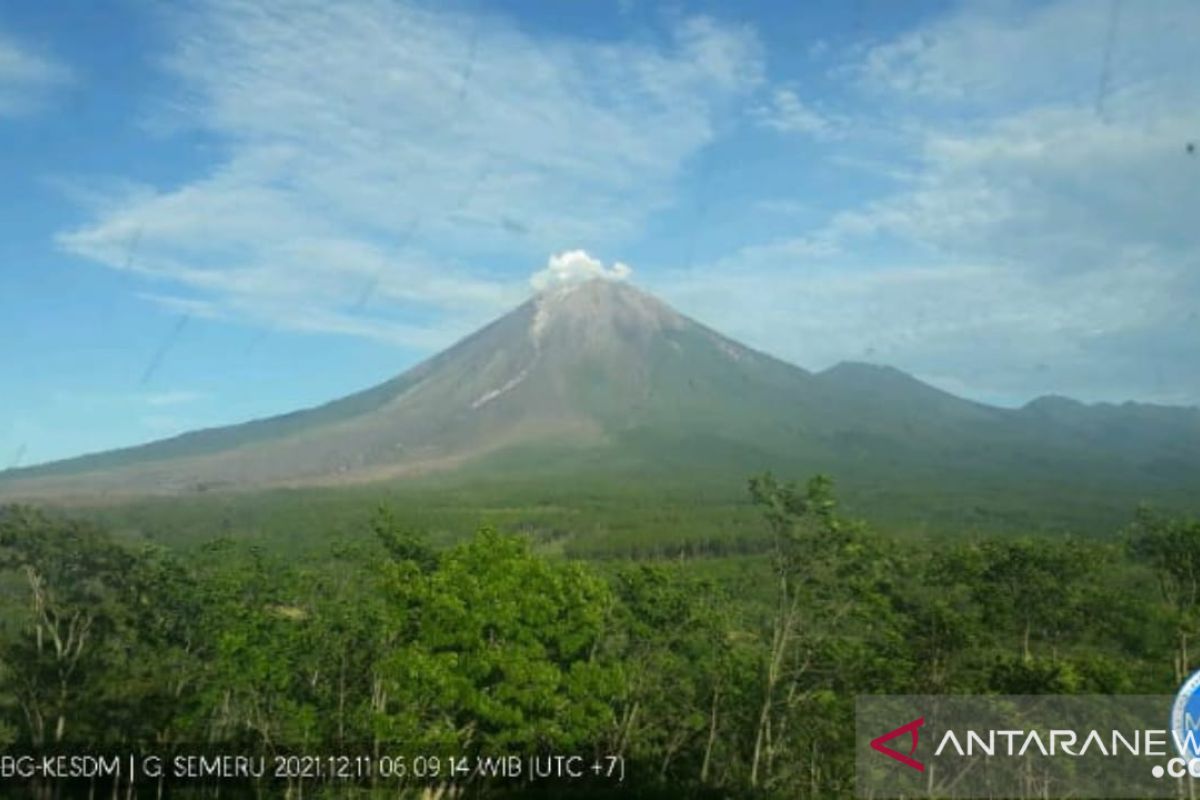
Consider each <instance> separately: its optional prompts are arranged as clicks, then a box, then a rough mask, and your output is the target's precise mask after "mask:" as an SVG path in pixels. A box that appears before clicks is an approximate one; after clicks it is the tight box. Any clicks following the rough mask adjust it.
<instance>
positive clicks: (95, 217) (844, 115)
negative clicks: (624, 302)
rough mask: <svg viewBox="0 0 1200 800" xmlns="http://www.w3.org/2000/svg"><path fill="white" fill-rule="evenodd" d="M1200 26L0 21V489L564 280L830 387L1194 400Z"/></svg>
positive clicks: (657, 11) (546, 9)
mask: <svg viewBox="0 0 1200 800" xmlns="http://www.w3.org/2000/svg"><path fill="white" fill-rule="evenodd" d="M1197 37H1200V4H1197V3H1195V2H1193V1H1192V0H1152V1H1147V2H1129V0H1115V1H1114V0H1057V1H1056V2H1038V3H1028V2H1015V1H1013V0H979V2H967V3H951V2H906V3H893V2H886V1H885V0H838V1H837V2H811V3H779V2H773V1H772V2H737V3H733V2H724V3H721V2H704V3H668V4H658V3H642V2H636V0H603V1H601V0H595V1H592V0H578V1H577V2H571V3H545V2H540V1H539V2H533V1H532V0H528V1H524V2H516V1H515V0H513V1H510V2H499V3H495V2H491V3H478V4H475V3H471V2H465V1H464V0H457V2H452V3H432V2H430V3H419V2H400V1H397V0H364V1H363V2H340V3H328V2H308V1H307V0H292V1H290V2H286V3H285V2H271V1H270V0H253V1H252V2H251V1H247V2H239V1H238V0H212V2H193V3H178V4H157V3H150V2H141V1H140V0H119V1H118V2H114V3H109V4H46V3H37V2H33V1H32V0H18V2H16V3H6V4H4V5H2V6H0V154H2V155H0V341H3V342H4V345H3V350H2V351H0V353H2V355H3V364H4V367H5V369H4V376H5V377H4V379H3V381H4V383H3V386H2V387H0V388H2V391H0V468H4V467H8V466H13V465H17V464H20V465H28V464H32V463H37V462H40V461H45V460H50V459H55V458H61V457H65V456H70V455H75V454H78V453H83V452H90V451H95V450H100V449H106V448H110V447H116V446H122V445H129V444H134V443H138V442H142V441H147V440H151V439H155V438H160V437H162V436H166V435H171V434H174V433H178V432H181V431H183V430H188V429H192V428H197V427H208V426H213V425H219V424H224V423H229V422H236V421H241V420H245V419H248V418H252V417H258V416H265V415H269V414H273V413H279V412H284V411H288V410H293V409H295V408H298V407H302V406H308V405H313V404H316V403H319V402H322V401H324V400H328V399H332V398H334V397H337V396H340V395H344V394H346V393H349V392H351V391H354V390H356V389H360V388H365V387H367V386H369V385H371V384H373V383H376V382H379V381H381V380H384V379H386V378H388V377H391V376H393V375H395V374H397V373H399V372H401V371H403V370H404V369H405V368H407V367H409V366H411V365H412V364H414V363H415V362H417V361H419V360H420V359H422V358H424V357H426V356H428V355H430V354H432V353H434V352H436V351H437V350H440V349H441V348H443V347H445V346H447V345H449V344H451V343H452V342H453V341H454V340H456V339H457V338H458V337H460V336H462V335H464V334H466V333H468V332H470V331H471V330H473V329H474V328H475V327H477V326H478V325H480V324H482V323H484V322H486V321H487V320H489V319H491V318H493V317H495V316H497V315H499V314H500V313H503V312H504V311H505V310H507V309H508V308H510V307H511V306H513V305H515V304H517V303H519V302H520V301H521V300H522V299H523V298H525V297H526V296H528V295H529V293H530V291H531V285H532V284H531V280H535V278H534V276H535V275H536V274H537V273H539V272H541V271H543V270H544V269H545V268H546V265H547V264H548V263H549V261H550V259H551V257H552V256H554V255H555V254H561V253H566V252H570V251H576V250H581V251H585V252H586V253H587V254H588V255H587V256H586V257H585V256H583V255H576V256H572V257H567V258H565V259H563V258H560V259H559V260H558V262H557V263H558V264H559V265H560V267H562V265H564V264H565V265H567V269H568V271H571V270H576V271H579V272H587V271H589V270H590V271H598V270H611V269H613V266H612V265H614V264H616V263H618V262H619V263H621V264H625V265H628V267H629V269H630V270H631V275H630V276H629V277H628V278H627V279H629V280H632V281H633V282H634V283H635V284H637V285H639V286H641V287H643V288H646V289H648V290H650V291H653V292H655V293H657V294H658V295H659V296H661V297H662V298H663V299H665V300H666V301H667V302H669V303H671V304H672V305H674V306H675V307H677V308H678V309H680V310H681V311H684V312H685V313H688V314H691V315H692V316H695V317H696V318H698V319H700V320H701V321H703V322H705V323H707V324H709V325H711V326H713V327H716V328H718V329H720V330H722V331H724V332H726V333H728V334H730V335H732V336H734V337H736V338H739V339H741V340H743V341H745V342H747V343H748V344H751V345H753V346H756V347H759V348H761V349H764V350H766V351H768V352H771V353H773V354H776V355H778V356H781V357H783V358H786V359H788V360H791V361H793V362H795V363H798V364H800V365H801V366H804V367H807V368H812V369H820V368H824V367H826V366H829V365H831V364H833V363H836V362H837V361H839V360H843V359H855V360H867V361H874V362H879V363H887V364H891V365H894V366H897V367H900V368H902V369H905V370H907V371H910V372H912V373H914V374H916V375H918V376H919V377H921V378H923V379H925V380H927V381H929V382H931V383H934V384H935V385H938V386H941V387H943V388H946V389H948V390H950V391H954V392H956V393H959V394H963V395H966V396H969V397H973V398H977V399H982V400H985V401H989V402H994V403H999V404H1004V405H1016V404H1020V403H1023V402H1025V401H1027V400H1029V399H1031V398H1033V397H1036V396H1038V395H1041V394H1047V393H1058V394H1066V395H1070V396H1074V397H1078V398H1081V399H1084V400H1089V401H1097V400H1105V401H1123V400H1127V399H1137V400H1145V401H1151V402H1160V403H1175V404H1196V403H1200V366H1198V365H1200V316H1198V307H1200V257H1198V256H1200V202H1198V201H1200V154H1195V155H1189V154H1188V153H1187V150H1186V145H1187V143H1188V142H1189V141H1200V51H1197V49H1196V48H1195V46H1194V42H1195V41H1196V39H1197Z"/></svg>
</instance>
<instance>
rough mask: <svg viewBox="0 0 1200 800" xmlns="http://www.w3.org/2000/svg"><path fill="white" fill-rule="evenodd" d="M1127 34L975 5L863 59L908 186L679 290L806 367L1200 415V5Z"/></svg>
mask: <svg viewBox="0 0 1200 800" xmlns="http://www.w3.org/2000/svg"><path fill="white" fill-rule="evenodd" d="M1110 21H1111V16H1110V15H1109V13H1108V4H1097V3H1091V2H1079V0H1060V2H1055V3H1046V4H1036V5H1033V6H1030V5H1028V4H1018V3H1006V2H1002V3H989V4H984V5H971V4H968V5H966V6H964V7H962V8H959V9H958V10H956V11H954V12H952V13H949V14H947V15H945V16H943V17H940V18H938V19H935V20H932V21H930V22H929V23H928V24H926V25H925V26H923V27H921V28H918V29H914V30H912V31H908V32H905V33H903V34H901V35H899V36H897V37H896V38H894V39H892V40H890V41H885V42H882V43H880V44H878V45H876V46H875V47H873V48H871V49H868V50H866V51H865V52H864V53H862V54H861V55H859V56H857V57H856V58H855V59H853V60H851V61H850V62H849V63H847V64H845V65H843V66H842V67H841V68H840V69H839V70H838V72H837V73H836V74H837V75H839V76H840V77H841V79H842V80H843V81H844V88H845V92H846V96H847V97H849V98H854V99H855V103H857V106H856V107H857V108H860V109H870V110H865V111H860V112H859V113H858V114H857V117H856V120H855V124H856V127H857V129H858V130H863V129H878V130H889V131H891V132H892V135H891V141H889V142H888V143H887V144H888V146H889V147H890V148H892V154H893V155H894V160H893V161H892V162H884V163H882V165H881V167H880V169H881V171H886V177H887V178H888V180H890V181H893V182H894V183H895V185H897V187H898V188H897V189H896V190H895V191H893V192H890V193H888V194H884V195H882V196H878V197H876V198H874V199H871V200H868V201H867V202H864V203H862V204H860V205H856V206H849V207H846V208H843V209H841V210H840V211H835V212H833V213H831V214H830V216H829V219H828V220H827V222H826V223H825V224H823V225H821V226H819V227H816V228H814V229H812V230H809V231H805V232H801V233H799V234H797V235H795V236H791V237H787V238H783V239H780V240H777V241H774V242H769V243H766V244H759V245H752V246H744V247H742V248H740V249H738V250H737V251H736V252H734V253H732V254H731V255H730V256H728V257H727V258H724V259H722V260H720V261H718V262H716V263H712V264H708V265H704V266H700V267H698V268H696V269H694V270H689V271H683V272H678V273H675V274H674V275H673V276H672V277H670V278H664V279H663V280H662V283H661V286H662V288H663V291H665V292H669V293H671V294H673V295H675V296H677V297H678V298H679V302H680V304H681V305H683V306H684V307H685V308H688V309H689V310H692V311H694V312H695V313H697V314H700V315H702V316H704V317H705V318H707V319H711V320H713V321H714V322H715V323H717V324H719V325H723V326H725V327H727V328H728V329H730V330H732V331H734V332H735V333H738V334H741V335H743V336H745V337H747V338H749V339H751V340H752V341H754V342H755V343H757V344H759V345H760V346H764V347H767V348H768V349H772V350H775V351H776V352H782V353H783V354H785V355H786V356H788V357H790V358H792V359H794V360H796V361H798V362H800V363H802V364H808V365H812V366H822V365H825V364H828V363H832V362H834V361H837V360H840V359H844V358H855V357H857V358H868V359H870V360H874V361H882V362H890V363H895V364H897V365H899V366H902V367H906V368H908V369H912V370H914V371H916V372H918V373H919V374H922V375H925V376H927V377H930V378H934V379H937V380H941V381H942V383H943V384H945V385H947V386H951V387H953V388H955V389H958V390H960V391H967V392H968V393H970V394H973V395H976V396H984V397H989V398H992V399H996V400H1002V401H1008V402H1016V401H1018V400H1024V399H1028V398H1029V397H1031V396H1033V395H1035V394H1038V393H1041V392H1046V391H1060V392H1063V393H1068V394H1074V395H1079V396H1083V397H1085V398H1091V399H1125V398H1128V397H1130V396H1131V395H1132V396H1135V397H1140V398H1143V399H1158V400H1162V401H1174V402H1178V401H1179V400H1180V398H1181V397H1184V398H1190V400H1189V402H1192V403H1200V371H1197V370H1195V369H1192V368H1191V367H1190V365H1192V364H1196V363H1200V337H1198V336H1196V335H1195V332H1196V331H1197V330H1200V319H1198V318H1197V306H1196V303H1197V299H1196V298H1197V297H1200V227H1197V226H1196V224H1195V219H1196V209H1197V208H1200V180H1198V179H1197V178H1198V175H1200V173H1198V172H1197V169H1200V163H1198V162H1196V161H1195V160H1194V159H1191V158H1189V157H1188V156H1187V155H1186V154H1185V149H1184V144H1185V142H1187V141H1189V140H1191V139H1192V138H1194V137H1195V131H1197V130H1200V83H1197V82H1196V81H1195V70H1194V65H1195V60H1194V36H1195V32H1196V31H1198V30H1200V6H1197V5H1196V4H1194V3H1191V2H1187V0H1175V1H1171V0H1164V1H1163V2H1160V3H1154V4H1136V5H1134V4H1127V5H1126V7H1125V11H1124V13H1122V14H1121V16H1120V17H1119V20H1118V26H1117V27H1116V32H1115V34H1114V35H1112V36H1109V35H1108V32H1109V31H1108V28H1109V25H1110ZM1106 48H1107V49H1109V50H1110V51H1111V52H1109V53H1107V54H1106V53H1105V50H1106ZM1189 54H1193V55H1189ZM1104 72H1107V75H1106V76H1102V73H1104ZM1049 75H1053V76H1054V79H1053V80H1047V76H1049ZM1102 84H1103V88H1104V92H1105V98H1104V103H1103V108H1098V107H1097V103H1096V97H1097V91H1098V89H1099V88H1100V87H1101V85H1102ZM858 144H859V143H858V142H850V143H848V144H847V145H846V147H845V149H844V151H843V152H844V155H845V156H846V157H848V158H856V157H858V154H859V152H861V150H862V148H861V147H859V146H858ZM861 163H862V164H867V165H869V163H870V161H861ZM780 331H786V335H785V336H782V337H781V336H780V333H779V332H780Z"/></svg>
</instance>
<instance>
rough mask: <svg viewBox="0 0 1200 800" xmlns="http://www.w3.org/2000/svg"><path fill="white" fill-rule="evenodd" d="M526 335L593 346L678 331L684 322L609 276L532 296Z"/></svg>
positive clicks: (656, 302) (645, 296) (659, 302)
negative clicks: (531, 308) (563, 339)
mask: <svg viewBox="0 0 1200 800" xmlns="http://www.w3.org/2000/svg"><path fill="white" fill-rule="evenodd" d="M532 302H533V308H534V315H533V320H532V322H531V324H530V335H531V337H532V338H533V340H534V341H535V342H536V343H539V344H540V343H542V342H543V341H545V340H546V339H547V337H551V336H553V337H558V336H563V337H566V338H567V339H568V340H575V341H577V342H578V341H580V337H581V336H582V337H583V339H582V341H586V342H590V343H596V342H597V339H599V340H600V341H609V340H612V339H613V338H628V337H630V336H634V337H636V338H641V337H642V336H645V335H649V334H653V333H656V332H658V331H661V330H672V329H677V328H680V327H682V326H683V325H684V324H685V322H684V318H683V317H682V316H681V315H679V314H678V313H677V312H675V311H674V310H672V309H671V308H670V307H669V306H667V305H666V304H665V303H663V302H662V301H660V300H659V299H657V298H656V297H654V296H652V295H650V294H647V293H646V292H643V291H641V290H640V289H637V288H635V287H633V286H631V285H629V284H628V283H625V282H624V281H615V280H611V279H608V278H593V279H591V280H586V281H581V282H577V283H570V284H564V285H557V286H553V287H550V288H548V289H544V290H542V291H541V292H539V293H538V294H537V295H535V296H534V298H533V301H532Z"/></svg>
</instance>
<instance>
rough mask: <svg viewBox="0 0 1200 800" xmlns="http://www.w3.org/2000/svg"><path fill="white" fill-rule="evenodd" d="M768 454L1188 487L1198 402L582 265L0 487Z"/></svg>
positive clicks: (696, 467)
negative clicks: (430, 329) (363, 376)
mask: <svg viewBox="0 0 1200 800" xmlns="http://www.w3.org/2000/svg"><path fill="white" fill-rule="evenodd" d="M764 468H774V469H779V470H786V471H789V472H794V473H801V474H803V473H805V472H814V471H823V472H832V473H834V474H835V475H836V476H838V477H839V479H842V480H844V481H845V480H848V481H850V482H851V483H853V484H855V485H856V486H858V487H860V489H862V490H864V491H870V490H871V487H880V488H886V489H887V490H888V491H906V492H916V493H920V492H933V493H938V494H941V495H955V494H959V495H961V496H966V495H967V494H970V495H971V496H972V497H979V496H980V495H981V494H984V495H985V494H988V493H993V494H994V493H996V492H1002V493H1003V492H1008V493H1016V494H1020V493H1022V492H1031V491H1036V492H1040V493H1043V494H1045V493H1056V492H1062V493H1068V494H1070V493H1074V494H1075V495H1077V496H1084V495H1090V496H1111V495H1112V494H1113V493H1114V492H1118V493H1122V492H1123V493H1125V494H1129V493H1132V495H1131V496H1133V495H1136V497H1137V498H1139V499H1141V498H1155V497H1159V496H1168V497H1186V496H1193V497H1194V496H1196V494H1200V477H1198V476H1200V411H1198V410H1197V409H1195V408H1172V407H1162V406H1152V405H1144V404H1133V403H1128V404H1124V405H1110V404H1097V405H1085V404H1082V403H1076V402H1075V401H1071V400H1066V399H1063V398H1052V397H1048V398H1040V399H1039V400H1036V401H1034V402H1032V403H1030V404H1029V405H1027V406H1025V407H1024V408H1020V409H1003V408H996V407H992V406H988V405H984V404H981V403H976V402H972V401H970V400H965V399H962V398H959V397H955V396H954V395H951V394H948V393H946V392H943V391H941V390H938V389H936V388H934V387H932V386H929V385H927V384H924V383H922V382H921V381H919V380H917V379H916V378H914V377H912V376H910V375H907V374H905V373H903V372H900V371H899V370H895V369H892V368H889V367H883V366H876V365H869V364H860V363H843V364H839V365H837V366H835V367H833V368H831V369H828V370H825V371H823V372H818V373H813V372H809V371H806V370H804V369H801V368H800V367H797V366H794V365H792V364H789V363H786V362H783V361H780V360H778V359H776V358H773V357H771V356H769V355H767V354H764V353H762V352H759V351H756V350H754V349H751V348H749V347H746V346H744V345H741V344H739V343H738V342H735V341H733V340H731V339H729V338H727V337H725V336H723V335H721V334H720V333H717V332H716V331H714V330H712V329H710V328H708V327H705V326H704V325H702V324H701V323H699V322H696V321H694V320H692V319H690V318H688V317H686V316H684V315H682V314H679V313H677V312H676V311H674V310H672V309H671V308H670V307H668V306H667V305H665V304H664V303H662V302H661V301H659V300H658V299H656V298H654V297H652V296H650V295H648V294H646V293H644V292H642V291H640V290H638V289H636V288H634V287H633V286H631V285H629V284H627V283H624V282H618V281H612V280H605V279H595V280H591V281H587V282H583V283H578V284H573V285H565V286H556V287H554V288H551V289H548V290H545V291H543V292H540V293H539V294H537V295H535V296H534V297H532V298H531V299H530V300H528V301H527V302H525V303H524V304H523V305H521V306H519V307H518V308H516V309H514V310H513V311H511V312H510V313H508V314H506V315H505V316H503V317H501V318H499V319H497V320H495V321H494V322H492V323H491V324H489V325H487V326H486V327H484V328H482V329H480V330H479V331H477V332H475V333H474V334H472V335H470V336H468V337H467V338H465V339H463V340H462V341H460V342H458V343H457V344H455V345H453V346H452V347H450V348H449V349H447V350H445V351H443V352H442V353H440V354H439V355H437V356H434V357H433V358H431V359H429V360H427V361H425V362H424V363H421V364H419V365H418V366H416V367H414V368H412V369H410V370H408V371H407V372H405V373H403V374H401V375H399V376H398V377H396V378H394V379H392V380H389V381H387V382H386V383H383V384H380V385H378V386H375V387H373V388H370V389H367V390H365V391H362V392H359V393H357V394H353V395H349V396H347V397H344V398H342V399H339V400H335V401H333V402H330V403H328V404H325V405H322V406H319V407H316V408H312V409H307V410H303V411H297V412H294V413H291V414H285V415H283V416H278V417H271V418H268V419H262V420H256V421H252V422H247V423H244V424H240V425H233V426H229V427H223V428H214V429H209V430H201V431H196V432H192V433H187V434H184V435H181V436H177V437H175V438H172V439H167V440H163V441H159V442H154V443H151V444H146V445H142V446H138V447H132V448H127V449H122V450H115V451H111V452H106V453H99V454H95V455H89V456H84V457H80V458H74V459H70V460H66V461H61V462H56V463H53V464H47V465H42V466H37V467H31V468H26V469H20V470H9V471H8V472H5V473H0V496H2V497H4V498H5V499H13V498H39V497H40V498H45V497H53V496H67V495H96V494H99V495H106V494H107V495H122V496H124V495H132V496H136V495H163V494H167V495H172V494H181V493H195V492H203V491H221V490H238V491H244V490H253V489H258V488H267V487H278V486H309V485H331V484H333V485H340V484H346V483H363V482H371V481H404V480H408V479H412V478H414V477H416V476H425V475H431V474H436V475H441V476H445V477H448V478H453V477H454V476H462V477H463V479H464V480H465V479H467V478H468V477H471V476H474V477H478V476H480V475H486V474H493V475H494V474H503V475H504V476H506V477H508V478H514V479H515V478H517V477H520V476H522V475H527V476H530V479H531V480H532V479H535V478H536V476H538V475H547V474H553V475H554V476H555V477H556V479H559V480H563V479H570V477H571V475H572V474H574V473H579V474H580V475H583V474H584V473H588V474H600V473H602V474H606V475H608V476H609V477H610V478H613V479H615V480H622V479H627V480H629V481H643V480H652V479H654V478H655V477H656V476H657V477H663V476H673V477H674V478H675V479H676V480H691V479H692V478H696V479H697V480H700V478H705V479H708V478H711V479H714V480H722V481H724V480H729V481H734V482H736V483H737V484H738V485H740V483H741V480H742V479H744V477H745V475H746V474H748V473H750V472H753V471H758V470H761V469H764ZM700 482H703V481H700ZM897 487H904V488H897ZM1071 502H1075V500H1071Z"/></svg>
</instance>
